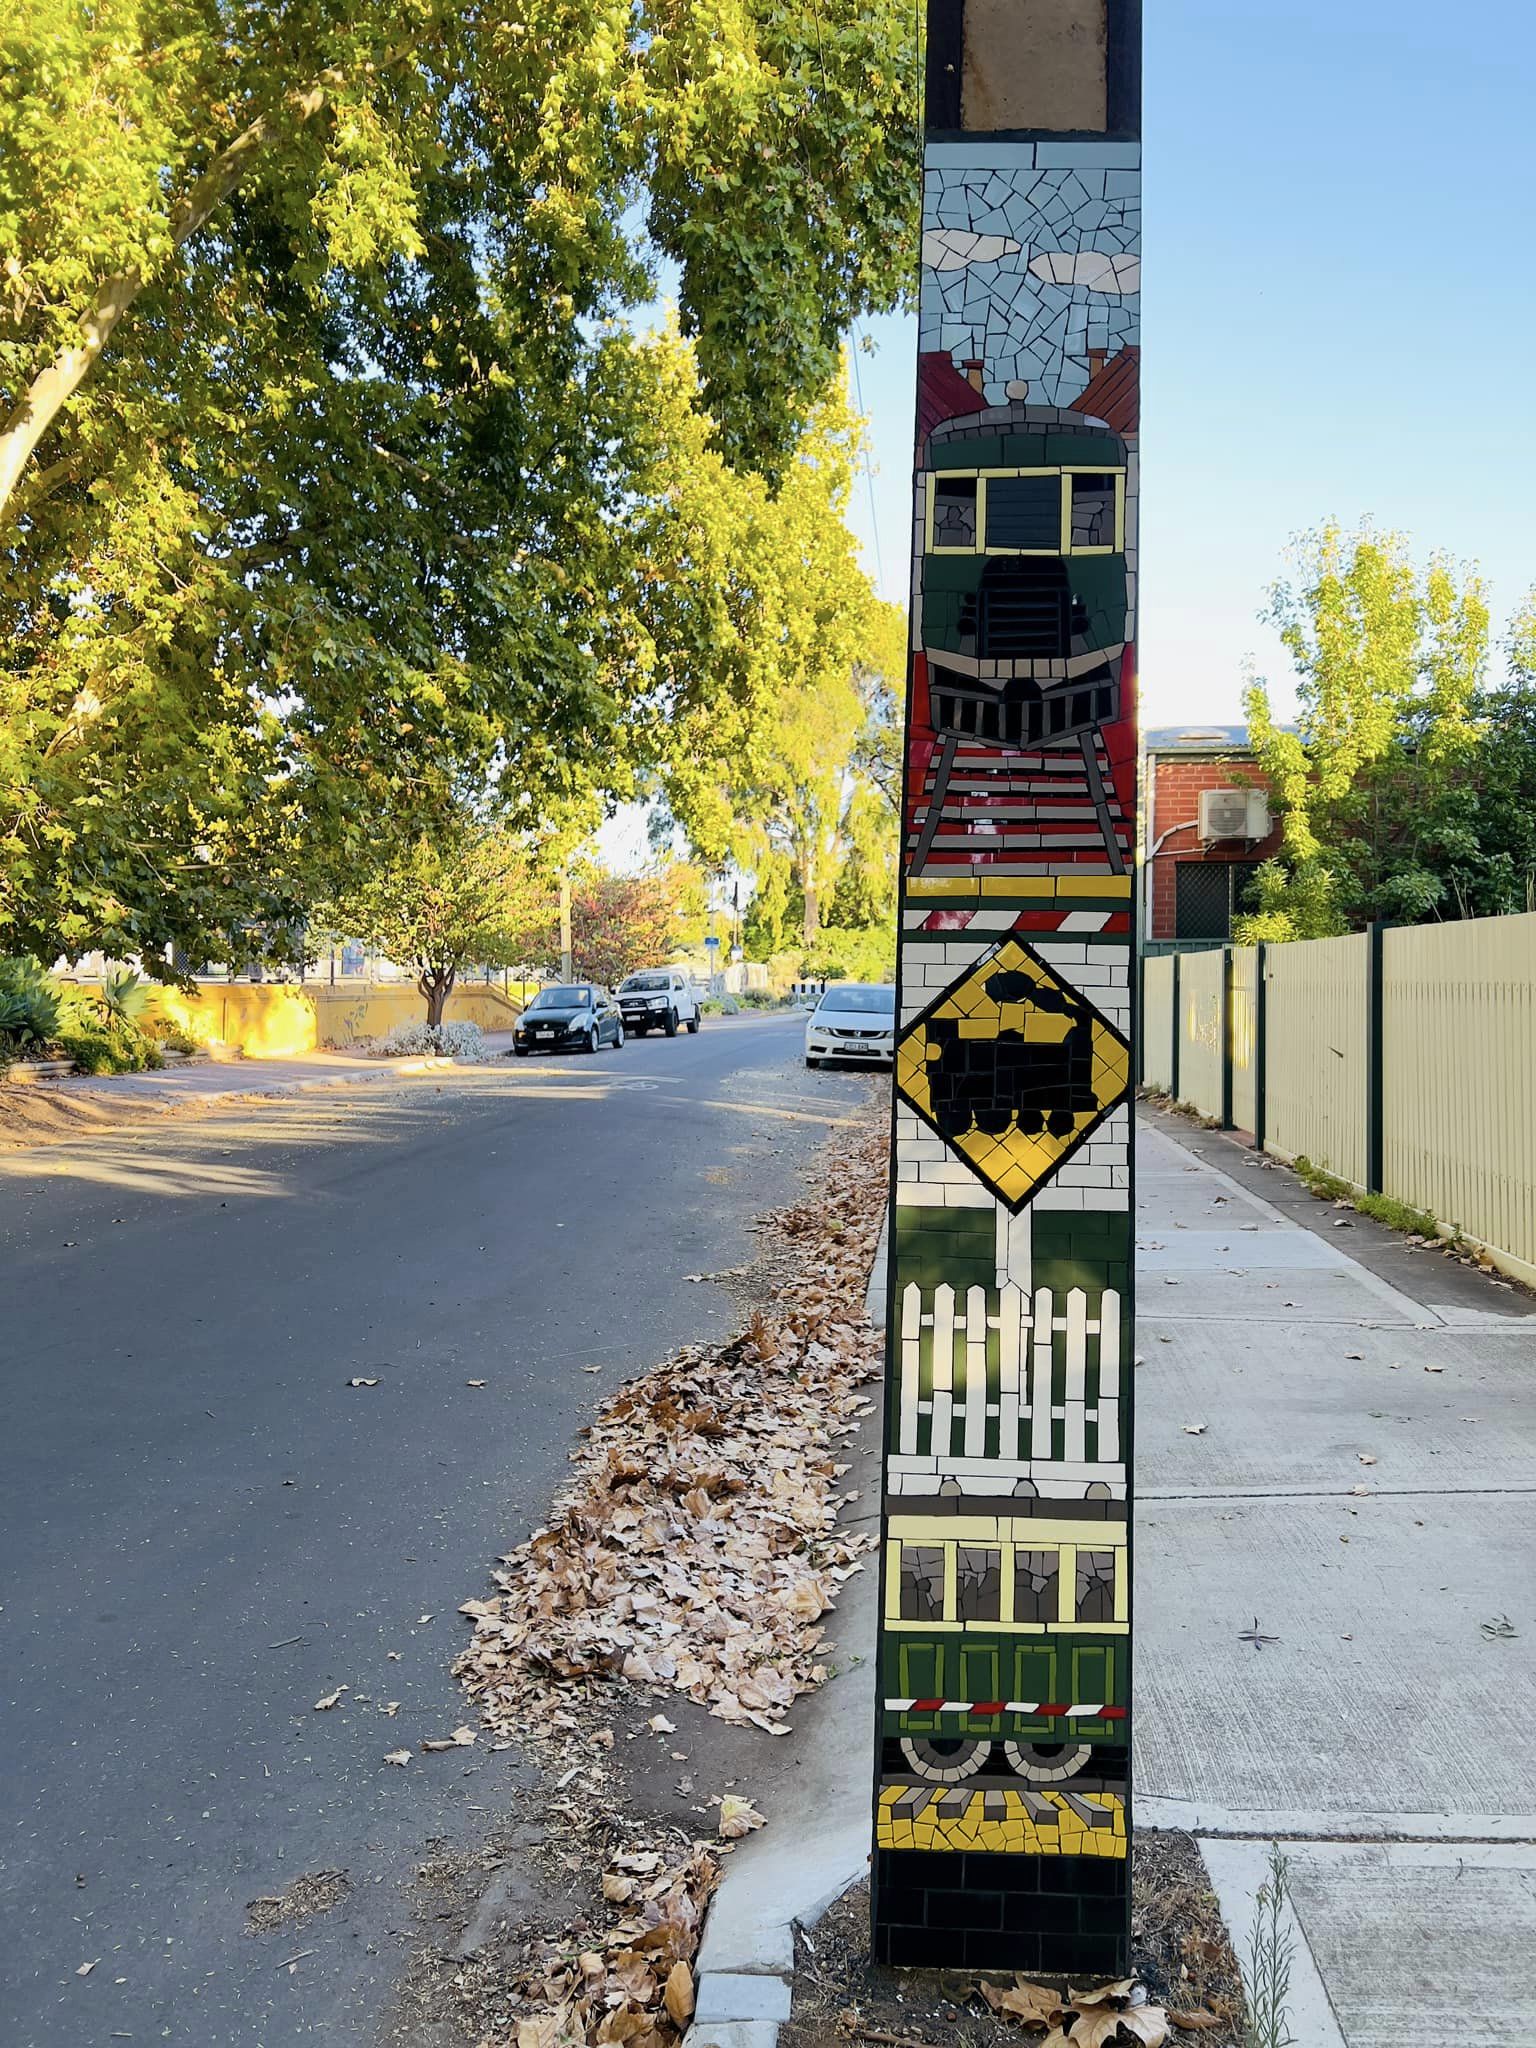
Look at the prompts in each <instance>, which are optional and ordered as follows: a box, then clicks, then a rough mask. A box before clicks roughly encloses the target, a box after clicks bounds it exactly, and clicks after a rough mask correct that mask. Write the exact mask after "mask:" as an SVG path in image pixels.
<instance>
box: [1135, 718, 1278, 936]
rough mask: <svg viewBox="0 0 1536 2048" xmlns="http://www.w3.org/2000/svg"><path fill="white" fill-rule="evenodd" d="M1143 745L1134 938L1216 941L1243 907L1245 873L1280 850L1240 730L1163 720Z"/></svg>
mask: <svg viewBox="0 0 1536 2048" xmlns="http://www.w3.org/2000/svg"><path fill="white" fill-rule="evenodd" d="M1142 752H1143V764H1142V776H1141V788H1142V809H1143V816H1142V834H1143V836H1142V889H1143V892H1144V893H1143V899H1142V939H1143V944H1144V945H1145V946H1147V947H1150V948H1157V949H1159V950H1161V949H1163V948H1166V947H1168V946H1171V945H1173V944H1175V943H1185V944H1202V943H1204V944H1216V943H1220V942H1221V941H1223V940H1225V939H1227V938H1229V937H1230V936H1231V932H1232V919H1233V917H1234V916H1238V915H1240V914H1241V913H1242V911H1243V910H1245V909H1246V908H1247V907H1248V892H1249V889H1250V886H1251V884H1252V881H1253V875H1254V870H1255V869H1256V868H1257V867H1258V865H1259V863H1260V862H1261V861H1264V860H1268V858H1269V857H1270V855H1271V854H1273V853H1277V852H1278V851H1279V848H1280V832H1279V826H1278V821H1277V819H1276V817H1275V810H1274V805H1273V804H1272V802H1271V801H1270V796H1269V790H1268V787H1267V785H1266V783H1265V781H1264V777H1263V775H1262V773H1261V772H1260V770H1259V767H1258V765H1257V763H1256V762H1255V760H1254V758H1253V754H1252V751H1251V750H1250V748H1249V745H1248V728H1247V727H1246V726H1243V725H1218V726H1210V725H1202V726H1163V727H1160V728H1158V729H1155V730H1154V731H1151V732H1149V733H1147V734H1146V736H1145V739H1144V741H1143V747H1142Z"/></svg>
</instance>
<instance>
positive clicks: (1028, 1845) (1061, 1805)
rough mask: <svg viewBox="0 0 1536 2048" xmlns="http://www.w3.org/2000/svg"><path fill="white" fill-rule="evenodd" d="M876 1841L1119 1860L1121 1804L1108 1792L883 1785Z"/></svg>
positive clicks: (902, 1846) (895, 1846)
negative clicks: (969, 1789)
mask: <svg viewBox="0 0 1536 2048" xmlns="http://www.w3.org/2000/svg"><path fill="white" fill-rule="evenodd" d="M875 1846H876V1847H877V1848H880V1849H939V1850H943V1849H948V1850H957V1851H958V1850H963V1849H971V1850H985V1851H995V1852H997V1853H999V1854H1002V1855H1014V1856H1105V1857H1109V1858H1111V1859H1114V1860H1118V1861H1123V1860H1124V1857H1125V1802H1124V1800H1122V1799H1121V1798H1120V1797H1119V1796H1118V1794H1116V1793H1114V1792H967V1791H952V1790H948V1789H945V1788H940V1787H935V1786H930V1785H916V1786H903V1785H886V1786H882V1788H881V1792H880V1809H879V1815H878V1818H877V1821H876V1827H875Z"/></svg>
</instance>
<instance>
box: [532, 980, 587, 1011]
mask: <svg viewBox="0 0 1536 2048" xmlns="http://www.w3.org/2000/svg"><path fill="white" fill-rule="evenodd" d="M591 1000H592V991H591V989H589V988H587V987H585V986H571V985H568V984H560V983H556V984H555V985H554V986H553V987H550V988H541V989H540V990H539V992H538V994H537V995H536V996H535V997H534V999H533V1001H532V1002H531V1003H530V1004H529V1005H528V1007H529V1009H530V1010H579V1009H581V1007H582V1006H583V1004H585V1003H590V1002H591Z"/></svg>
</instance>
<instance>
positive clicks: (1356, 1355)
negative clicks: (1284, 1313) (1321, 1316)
mask: <svg viewBox="0 0 1536 2048" xmlns="http://www.w3.org/2000/svg"><path fill="white" fill-rule="evenodd" d="M1344 1356H1345V1357H1346V1358H1364V1356H1365V1353H1364V1352H1363V1351H1346V1352H1345V1354H1344ZM1172 2017H1173V2015H1172V2014H1171V2013H1170V2014H1169V2018H1170V2019H1171V2018H1172ZM1218 2024H1219V2022H1218Z"/></svg>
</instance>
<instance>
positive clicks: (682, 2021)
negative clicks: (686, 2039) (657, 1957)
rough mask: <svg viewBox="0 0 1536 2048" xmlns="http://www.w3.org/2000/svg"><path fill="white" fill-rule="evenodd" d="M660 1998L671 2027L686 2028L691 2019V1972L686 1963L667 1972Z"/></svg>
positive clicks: (675, 1965)
mask: <svg viewBox="0 0 1536 2048" xmlns="http://www.w3.org/2000/svg"><path fill="white" fill-rule="evenodd" d="M661 1998H662V2003H663V2005H665V2007H666V2008H667V2012H668V2014H669V2015H670V2016H671V2019H672V2023H673V2025H674V2026H676V2027H679V2028H683V2027H686V2026H687V2024H688V2022H689V2020H690V2019H692V2017H693V1972H692V1970H690V1969H689V1967H688V1965H687V1964H686V1963H683V1962H677V1963H674V1964H673V1965H672V1967H671V1969H670V1970H669V1971H668V1972H667V1987H666V1989H665V1991H663V1993H662V1994H661Z"/></svg>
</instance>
